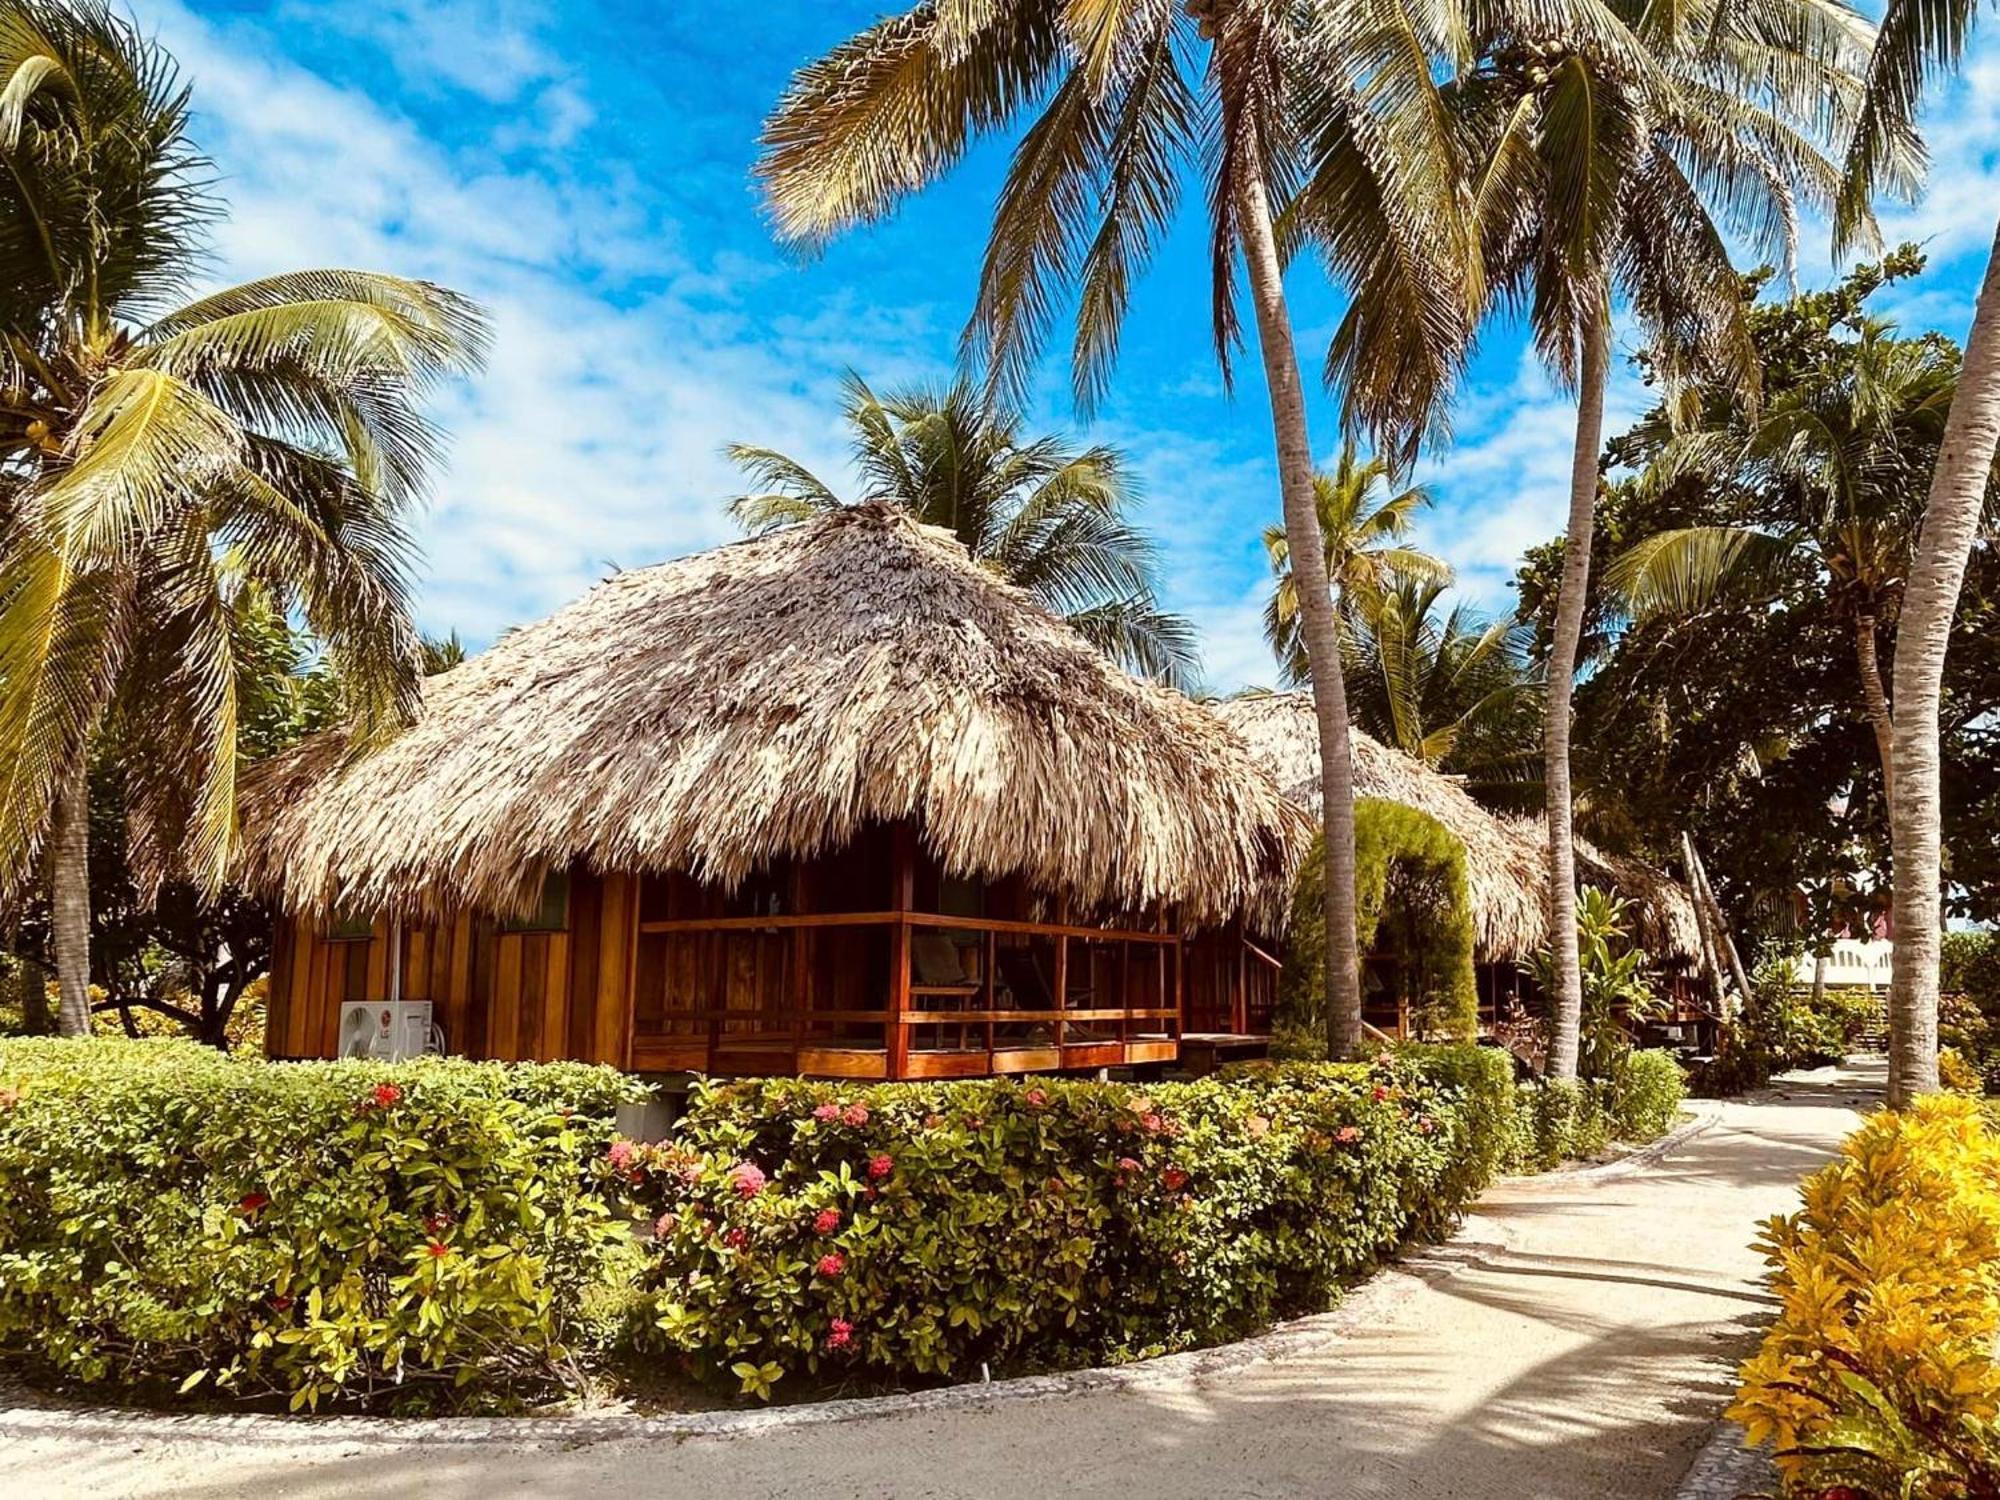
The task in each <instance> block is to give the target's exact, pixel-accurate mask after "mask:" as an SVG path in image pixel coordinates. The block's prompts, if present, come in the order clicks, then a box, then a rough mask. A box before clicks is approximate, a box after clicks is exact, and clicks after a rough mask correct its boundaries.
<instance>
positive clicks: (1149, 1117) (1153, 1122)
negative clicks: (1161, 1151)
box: [1139, 1114, 1166, 1135]
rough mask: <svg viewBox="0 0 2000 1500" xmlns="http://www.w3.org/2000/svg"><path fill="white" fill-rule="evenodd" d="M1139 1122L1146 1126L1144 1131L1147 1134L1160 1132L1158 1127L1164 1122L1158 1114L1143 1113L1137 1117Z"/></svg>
mask: <svg viewBox="0 0 2000 1500" xmlns="http://www.w3.org/2000/svg"><path fill="white" fill-rule="evenodd" d="M1139 1123H1140V1124H1141V1125H1143V1126H1144V1127H1145V1128H1146V1133H1147V1134H1148V1135H1158V1134H1159V1133H1160V1127H1161V1126H1162V1125H1163V1124H1165V1123H1166V1122H1165V1121H1163V1120H1162V1119H1161V1118H1160V1117H1159V1116H1158V1115H1155V1114H1145V1115H1141V1116H1140V1117H1139Z"/></svg>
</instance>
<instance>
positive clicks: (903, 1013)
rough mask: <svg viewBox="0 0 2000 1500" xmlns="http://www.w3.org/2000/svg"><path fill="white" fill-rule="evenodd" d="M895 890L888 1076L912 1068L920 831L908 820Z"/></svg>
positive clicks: (901, 834) (899, 845)
mask: <svg viewBox="0 0 2000 1500" xmlns="http://www.w3.org/2000/svg"><path fill="white" fill-rule="evenodd" d="M894 881H895V885H894V889H893V890H892V891H891V896H892V898H893V905H894V907H895V910H896V914H897V920H896V925H895V926H894V927H892V928H891V929H890V941H889V1020H888V1034H887V1037H886V1045H887V1047H888V1058H887V1062H888V1076H889V1077H891V1078H903V1077H906V1076H907V1075H908V1073H909V1071H910V1030H909V1022H908V1020H907V1019H906V1018H907V1016H908V1014H909V1010H910V918H909V913H910V911H911V909H912V908H913V907H914V906H915V905H916V899H917V831H916V829H915V828H914V827H912V826H911V825H910V824H908V823H898V824H897V825H896V836H895V871H894Z"/></svg>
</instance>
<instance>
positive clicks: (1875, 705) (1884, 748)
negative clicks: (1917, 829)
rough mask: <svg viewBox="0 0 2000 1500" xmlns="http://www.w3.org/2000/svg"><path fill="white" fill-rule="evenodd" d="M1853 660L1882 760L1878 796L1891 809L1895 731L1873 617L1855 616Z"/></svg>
mask: <svg viewBox="0 0 2000 1500" xmlns="http://www.w3.org/2000/svg"><path fill="white" fill-rule="evenodd" d="M1854 660H1855V665H1856V666H1858V667H1859V668H1860V669H1861V702H1862V704H1863V706H1864V707H1865V708H1866V710H1867V713H1868V725H1869V727H1870V728H1871V729H1873V730H1874V731H1875V753H1876V755H1877V756H1879V757H1880V758H1881V761H1882V797H1883V800H1884V801H1886V802H1888V803H1889V805H1890V806H1892V807H1893V806H1894V805H1895V802H1896V753H1895V740H1896V728H1895V723H1894V721H1893V720H1892V719H1891V718H1890V717H1889V695H1888V694H1887V693H1885V692H1884V691H1883V690H1882V658H1881V655H1880V652H1879V651H1878V650H1877V648H1876V645H1875V617H1874V616H1873V615H1857V616H1856V617H1855V620H1854Z"/></svg>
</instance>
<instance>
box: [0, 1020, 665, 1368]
mask: <svg viewBox="0 0 2000 1500" xmlns="http://www.w3.org/2000/svg"><path fill="white" fill-rule="evenodd" d="M636 1088H637V1086H636V1085H635V1084H634V1083H633V1082H632V1081H631V1080H630V1079H627V1078H625V1077H622V1076H621V1075H619V1074H617V1073H614V1072H612V1071H611V1070H609V1069H603V1068H589V1067H583V1066H578V1065H564V1064H558V1065H552V1066H546V1067H540V1066H504V1065H501V1064H494V1063H468V1062H460V1061H452V1060H446V1059H437V1058H433V1059H425V1060H422V1061H418V1062H410V1063H396V1064H382V1063H359V1062H340V1063H287V1064H271V1063H266V1062H263V1061H261V1060H258V1059H254V1058H235V1057H229V1056H224V1055H223V1054H220V1053H217V1052H214V1051H211V1050H209V1049H207V1048H204V1047H199V1046H195V1045H193V1044H191V1043H179V1042H167V1041H156V1042H142V1043H133V1042H125V1041H110V1040H106V1041H91V1042H78V1041H60V1042H58V1041H8V1042H0V1345H5V1346H6V1347H9V1348H12V1349H15V1350H17V1351H24V1352H26V1353H28V1354H29V1355H30V1356H31V1357H32V1358H34V1359H36V1360H38V1361H40V1362H42V1363H44V1364H45V1365H46V1366H48V1367H49V1368H50V1369H51V1370H53V1371H54V1372H55V1373H57V1374H60V1375H62V1376H65V1377H69V1378H73V1379H76V1380H80V1381H85V1382H99V1381H110V1382H118V1383H121V1384H124V1385H127V1386H133V1387H140V1388H153V1389H169V1390H179V1391H193V1390H204V1389H206V1390H216V1391H222V1392H227V1393H230V1394H232V1395H242V1396H257V1395H272V1394H275V1395H281V1396H284V1397H286V1398H288V1399H289V1401H290V1404H291V1405H292V1406H293V1407H294V1408H299V1407H317V1406H319V1405H321V1404H322V1403H330V1402H337V1403H371V1402H373V1403H383V1402H394V1403H396V1404H407V1405H417V1404H423V1403H426V1402H428V1401H431V1400H434V1399H435V1398H437V1397H440V1396H444V1395H449V1394H453V1393H456V1394H457V1395H459V1396H461V1397H477V1398H480V1399H486V1398H489V1397H491V1396H493V1395H495V1394H500V1395H504V1396H507V1397H509V1398H520V1397H523V1396H528V1395H534V1394H539V1393H542V1392H546V1391H549V1390H552V1389H555V1388H557V1387H560V1386H563V1385H565V1384H567V1383H569V1382H571V1381H572V1380H573V1378H574V1372H575V1368H576V1365H575V1356H576V1354H577V1352H578V1350H579V1349H580V1347H582V1345H583V1344H584V1342H585V1334H586V1330H585V1329H584V1327H583V1320H584V1318H585V1310H586V1304H587V1302H588V1301H589V1298H590V1297H591V1295H592V1294H593V1293H594V1292H595V1291H596V1290H597V1289H598V1288H599V1287H601V1286H602V1284H603V1283H604V1281H605V1279H606V1277H607V1275H608V1274H609V1268H610V1267H611V1266H612V1265H613V1264H614V1263H615V1260H616V1257H617V1256H618V1254H619V1252H620V1250H621V1246H623V1245H624V1244H625V1243H626V1242H627V1241H628V1239H629V1236H628V1235H627V1233H626V1231H625V1229H624V1227H623V1226H622V1225H621V1224H620V1223H618V1221H617V1220H616V1218H615V1217H614V1215H613V1213H612V1211H611V1207H610V1205H609V1204H608V1203H607V1201H606V1199H605V1197H604V1195H603V1194H602V1193H601V1191H599V1189H598V1187H597V1186H596V1183H595V1173H596V1167H595V1163H596V1162H597V1161H598V1160H599V1159H600V1158H601V1157H602V1155H603V1152H604V1149H605V1146H606V1145H607V1144H608V1142H609V1140H610V1139H611V1134H612V1119H611V1116H612V1112H613V1110H614V1109H615V1107H616V1105H617V1103H618V1102H619V1101H620V1100H622V1099H625V1098H628V1097H631V1096H633V1094H634V1092H635V1090H636Z"/></svg>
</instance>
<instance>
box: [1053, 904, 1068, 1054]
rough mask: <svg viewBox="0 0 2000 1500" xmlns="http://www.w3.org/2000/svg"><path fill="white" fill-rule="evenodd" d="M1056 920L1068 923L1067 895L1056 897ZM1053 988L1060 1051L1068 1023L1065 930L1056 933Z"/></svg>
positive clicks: (1059, 922)
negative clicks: (1066, 1014) (1066, 1017)
mask: <svg viewBox="0 0 2000 1500" xmlns="http://www.w3.org/2000/svg"><path fill="white" fill-rule="evenodd" d="M1056 922H1057V924H1058V925H1059V926H1063V927H1067V926H1068V925H1069V897H1068V896H1067V895H1063V896H1059V897H1057V898H1056ZM1054 989H1055V1000H1056V1049H1057V1050H1058V1051H1061V1049H1062V1045H1063V1042H1064V1041H1065V1039H1066V1033H1067V1031H1068V1027H1069V1023H1068V1022H1067V1021H1065V1020H1064V1019H1063V1016H1064V1014H1065V1013H1066V1012H1067V1011H1068V1010H1069V934H1068V933H1066V932H1059V933H1057V934H1056V978H1055V986H1054Z"/></svg>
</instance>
